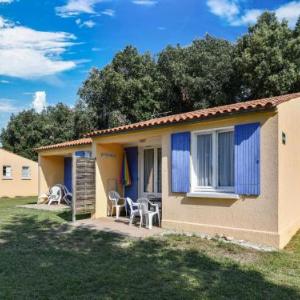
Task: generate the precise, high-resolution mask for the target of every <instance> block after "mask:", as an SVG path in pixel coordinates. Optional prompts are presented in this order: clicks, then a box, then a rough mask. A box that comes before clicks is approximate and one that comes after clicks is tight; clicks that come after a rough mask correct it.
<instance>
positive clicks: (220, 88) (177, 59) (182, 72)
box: [158, 35, 236, 112]
mask: <svg viewBox="0 0 300 300" xmlns="http://www.w3.org/2000/svg"><path fill="white" fill-rule="evenodd" d="M233 50H234V46H233V45H232V44H231V43H230V42H228V41H225V40H222V39H217V38H214V37H211V36H209V35H206V36H205V38H204V39H198V40H195V41H193V43H192V44H191V45H190V46H188V47H185V48H182V47H180V46H179V45H177V46H176V47H171V46H168V47H167V48H166V49H165V50H163V51H162V52H161V53H160V54H159V58H158V69H159V71H160V72H161V74H162V78H163V80H162V86H163V87H164V90H163V98H164V99H166V100H167V105H168V106H169V109H170V110H171V111H173V112H182V111H189V110H194V109H197V108H204V107H209V106H215V105H220V104H225V103H229V102H230V101H233V100H234V95H235V92H236V89H235V86H234V81H233V80H232V78H233V72H234V71H233Z"/></svg>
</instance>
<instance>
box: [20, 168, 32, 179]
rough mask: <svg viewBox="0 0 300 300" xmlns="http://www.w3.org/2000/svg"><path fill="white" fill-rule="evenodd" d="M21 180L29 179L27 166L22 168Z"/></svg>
mask: <svg viewBox="0 0 300 300" xmlns="http://www.w3.org/2000/svg"><path fill="white" fill-rule="evenodd" d="M22 178H30V168H29V167H27V166H24V167H22Z"/></svg>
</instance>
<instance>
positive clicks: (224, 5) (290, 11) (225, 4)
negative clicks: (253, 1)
mask: <svg viewBox="0 0 300 300" xmlns="http://www.w3.org/2000/svg"><path fill="white" fill-rule="evenodd" d="M244 1H245V0H207V2H206V4H207V6H208V7H209V9H210V11H211V12H212V13H213V14H214V15H216V16H218V17H221V18H222V19H224V20H226V21H227V22H228V23H229V24H230V25H232V26H243V25H249V24H254V23H255V22H256V21H257V18H258V17H259V16H260V15H261V14H262V13H263V12H264V11H267V10H268V9H265V10H263V9H255V8H253V9H244V10H243V9H242V7H241V5H240V4H241V2H244ZM268 11H271V12H274V13H275V14H276V16H277V17H278V19H279V20H283V19H286V20H287V21H288V22H289V25H290V26H291V27H293V26H295V24H296V22H297V20H298V17H299V15H300V1H291V2H288V3H285V4H283V5H281V6H279V7H278V8H276V9H275V10H268Z"/></svg>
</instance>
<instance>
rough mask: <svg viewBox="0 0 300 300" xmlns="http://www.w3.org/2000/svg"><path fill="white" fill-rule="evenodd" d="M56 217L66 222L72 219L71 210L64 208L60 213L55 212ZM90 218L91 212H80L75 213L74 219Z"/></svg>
mask: <svg viewBox="0 0 300 300" xmlns="http://www.w3.org/2000/svg"><path fill="white" fill-rule="evenodd" d="M57 216H58V217H60V218H62V219H63V220H65V221H67V222H71V221H72V211H71V210H65V211H63V212H61V213H58V214H57ZM90 218H91V213H82V214H77V215H76V220H77V221H78V220H84V219H90Z"/></svg>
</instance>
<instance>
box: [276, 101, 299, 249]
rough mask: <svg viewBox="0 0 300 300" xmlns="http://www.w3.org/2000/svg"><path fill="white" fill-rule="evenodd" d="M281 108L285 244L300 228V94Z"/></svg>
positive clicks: (282, 240) (282, 243) (281, 226)
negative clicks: (283, 137) (283, 141)
mask: <svg viewBox="0 0 300 300" xmlns="http://www.w3.org/2000/svg"><path fill="white" fill-rule="evenodd" d="M278 112H279V120H278V139H279V145H278V148H279V208H278V212H279V233H280V247H284V246H285V245H286V244H287V243H288V241H289V240H290V238H291V237H292V236H293V235H294V234H295V233H296V231H297V230H298V229H299V228H300V98H299V99H295V100H291V101H289V102H286V103H283V104H281V105H280V106H279V108H278ZM283 132H284V133H285V134H286V144H285V145H284V144H283V143H282V133H283Z"/></svg>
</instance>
